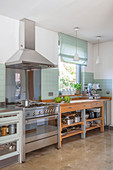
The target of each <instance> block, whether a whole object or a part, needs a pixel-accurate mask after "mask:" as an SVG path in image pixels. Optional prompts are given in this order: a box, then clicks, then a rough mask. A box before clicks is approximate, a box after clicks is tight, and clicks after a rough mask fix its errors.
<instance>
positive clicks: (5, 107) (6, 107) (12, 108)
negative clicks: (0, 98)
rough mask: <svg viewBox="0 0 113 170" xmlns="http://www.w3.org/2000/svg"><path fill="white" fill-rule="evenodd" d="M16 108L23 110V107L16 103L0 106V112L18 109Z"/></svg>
mask: <svg viewBox="0 0 113 170" xmlns="http://www.w3.org/2000/svg"><path fill="white" fill-rule="evenodd" d="M18 110H23V108H22V107H18V106H16V105H5V106H0V113H3V112H10V111H18Z"/></svg>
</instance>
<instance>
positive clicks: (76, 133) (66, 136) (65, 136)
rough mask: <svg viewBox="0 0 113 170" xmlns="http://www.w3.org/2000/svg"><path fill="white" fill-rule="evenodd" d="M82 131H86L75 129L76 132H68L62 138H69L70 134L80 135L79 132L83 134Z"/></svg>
mask: <svg viewBox="0 0 113 170" xmlns="http://www.w3.org/2000/svg"><path fill="white" fill-rule="evenodd" d="M81 133H84V131H82V130H75V131H74V132H69V133H67V135H64V136H61V137H62V139H64V138H68V137H70V136H73V135H78V134H81Z"/></svg>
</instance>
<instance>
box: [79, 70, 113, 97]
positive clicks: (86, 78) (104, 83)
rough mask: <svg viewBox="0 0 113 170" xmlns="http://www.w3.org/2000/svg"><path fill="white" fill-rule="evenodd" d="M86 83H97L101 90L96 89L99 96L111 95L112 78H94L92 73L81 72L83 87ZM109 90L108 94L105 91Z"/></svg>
mask: <svg viewBox="0 0 113 170" xmlns="http://www.w3.org/2000/svg"><path fill="white" fill-rule="evenodd" d="M88 83H99V84H100V88H101V89H102V91H98V93H99V94H100V95H101V96H112V79H94V73H91V72H82V73H81V84H82V86H83V87H84V85H85V84H88ZM107 91H109V94H107V93H106V92H107Z"/></svg>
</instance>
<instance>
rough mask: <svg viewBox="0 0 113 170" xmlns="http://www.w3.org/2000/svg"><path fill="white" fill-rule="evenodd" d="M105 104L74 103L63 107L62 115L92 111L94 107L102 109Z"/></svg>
mask: <svg viewBox="0 0 113 170" xmlns="http://www.w3.org/2000/svg"><path fill="white" fill-rule="evenodd" d="M102 105H103V102H101V101H99V102H86V103H85V102H84V103H74V104H68V105H64V106H61V113H65V112H72V111H76V110H83V109H90V108H93V107H101V106H102Z"/></svg>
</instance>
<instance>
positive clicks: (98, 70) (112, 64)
mask: <svg viewBox="0 0 113 170" xmlns="http://www.w3.org/2000/svg"><path fill="white" fill-rule="evenodd" d="M99 49H100V50H99V51H100V59H101V64H96V59H97V54H98V46H97V45H94V78H95V79H112V98H113V41H109V42H105V43H100V45H99ZM111 110H112V111H111V125H112V126H113V100H112V102H111Z"/></svg>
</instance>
